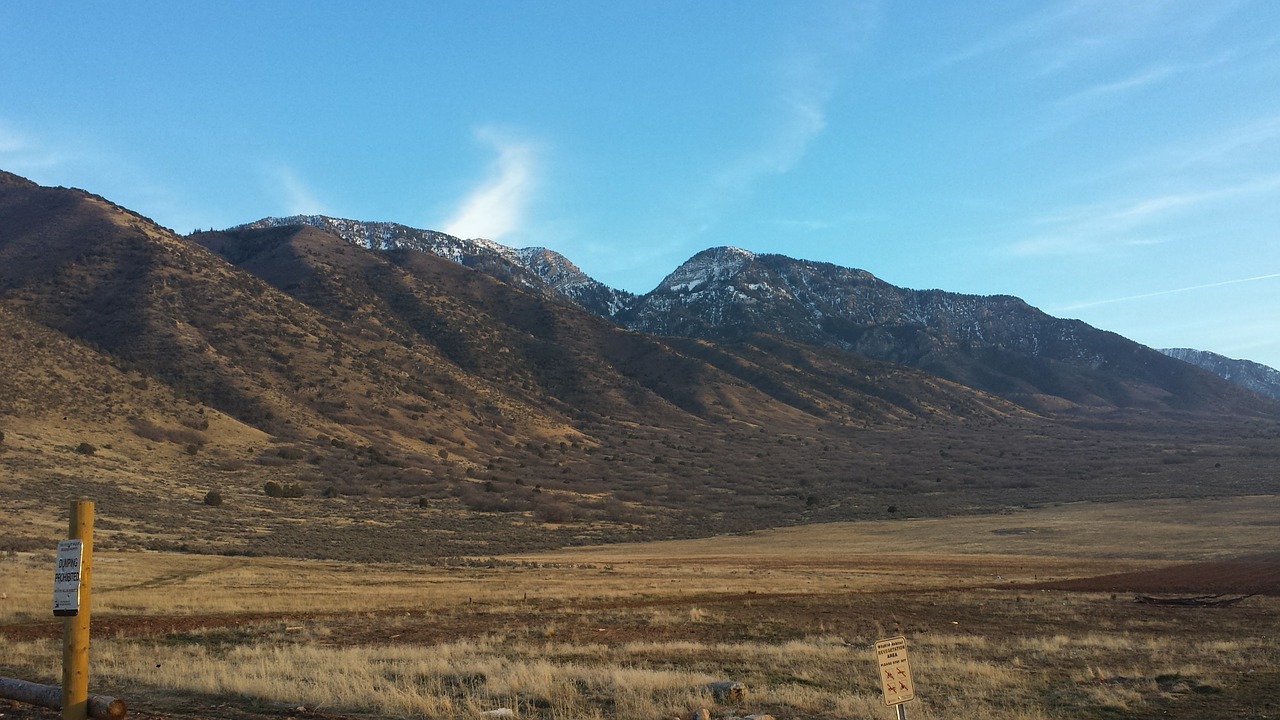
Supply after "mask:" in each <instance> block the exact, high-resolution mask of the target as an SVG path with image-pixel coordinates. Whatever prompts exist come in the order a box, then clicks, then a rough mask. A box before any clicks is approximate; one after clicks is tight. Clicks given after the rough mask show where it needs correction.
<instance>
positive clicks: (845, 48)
mask: <svg viewBox="0 0 1280 720" xmlns="http://www.w3.org/2000/svg"><path fill="white" fill-rule="evenodd" d="M0 168H3V169H5V170H9V171H11V172H16V173H18V174H20V175H24V176H26V177H29V178H31V179H33V180H36V181H37V182H40V183H42V184H48V185H68V186H76V187H83V188H86V189H89V190H91V191H93V192H96V193H99V194H101V195H104V196H106V197H108V198H110V199H112V200H114V201H116V202H119V203H121V204H123V205H126V206H128V207H130V208H132V209H135V210H137V211H138V212H141V213H143V214H145V215H148V216H150V217H152V218H154V219H155V220H157V221H158V222H160V223H161V224H163V225H166V226H168V227H172V228H173V229H175V230H178V231H179V232H189V231H190V230H192V229H195V228H210V227H215V228H221V227H227V226H230V225H234V224H238V223H242V222H248V221H251V220H255V219H257V218H260V217H263V216H267V215H286V214H295V213H325V214H331V215H337V216H341V217H350V218H358V219H364V220H391V221H396V222H401V223H405V224H407V225H412V226H416V227H427V228H433V229H437V230H444V231H447V232H451V233H453V234H458V235H462V236H465V237H487V238H490V239H493V240H497V241H498V242H502V243H504V244H507V245H511V246H515V247H523V246H529V245H542V246H546V247H550V248H552V249H555V250H557V251H559V252H562V253H564V254H565V255H566V256H568V257H569V258H570V259H571V260H573V261H574V262H575V263H577V264H578V265H579V266H580V267H582V268H583V270H585V271H586V272H587V273H589V274H590V275H592V276H594V277H596V278H597V279H599V280H601V281H603V282H605V283H607V284H609V285H612V286H614V287H620V288H625V289H627V290H631V291H634V292H645V291H647V290H650V289H652V288H653V287H654V286H655V285H656V284H657V283H658V282H659V281H660V280H661V279H662V277H663V276H665V275H666V274H667V273H668V272H670V271H672V270H673V269H675V268H676V267H677V266H678V265H679V264H680V263H681V262H683V261H684V260H686V259H688V258H689V257H690V256H691V255H693V254H694V253H696V252H698V251H699V250H702V249H704V248H707V247H712V246H716V245H736V246H739V247H743V248H746V249H749V250H752V251H756V252H779V253H783V254H786V255H791V256H793V257H799V258H805V259H810V260H822V261H828V262H832V263H836V264H839V265H844V266H849V267H857V268H862V269H865V270H868V271H870V272H872V273H874V274H876V275H878V276H879V277H881V278H884V279H885V280H887V281H889V282H892V283H894V284H896V285H901V286H905V287H911V288H942V289H945V290H951V291H956V292H967V293H978V294H1009V295H1016V296H1018V297H1021V298H1023V299H1025V300H1027V301H1028V302H1029V303H1031V304H1032V305H1035V306H1037V307H1039V308H1041V309H1043V310H1045V311H1046V312H1049V313H1051V314H1054V315H1057V316H1060V317H1075V318H1080V319H1082V320H1085V321H1086V322H1088V323H1090V324H1092V325H1095V326H1097V327H1100V328H1103V329H1107V330H1113V331H1116V332H1119V333H1121V334H1123V335H1125V336H1127V337H1130V338H1133V339H1135V340H1138V341H1139V342H1143V343H1146V344H1148V345H1152V346H1155V347H1164V346H1189V347H1196V348H1199V349H1205V350H1212V351H1215V352H1219V353H1223V354H1225V355H1229V356H1232V357H1243V358H1248V359H1252V360H1255V361H1258V362H1263V363H1266V364H1268V365H1271V366H1273V367H1280V237H1278V229H1280V3H1278V2H1272V1H1271V0H1255V1H1254V2H1247V1H1243V0H1241V1H1233V0H1212V1H1207V0H1123V1H1120V0H1051V1H1048V2H1025V0H1018V1H1016V2H996V1H992V2H959V3H958V2H953V1H939V2H927V1H926V2H910V3H907V2H888V1H887V0H886V1H885V2H873V1H870V0H867V1H862V0H857V1H851V2H826V1H818V0H813V1H811V0H793V1H788V2H775V1H773V0H769V1H767V2H766V1H764V0H733V1H732V2H720V1H717V0H698V1H696V2H694V1H691V0H684V1H681V2H664V1H662V0H645V2H638V3H610V2H599V1H597V0H590V1H588V0H584V1H581V2H561V1H557V0H546V1H544V2H515V1H514V0H512V1H499V0H493V1H490V2H476V3H471V2H460V1H459V2H452V1H450V2H443V1H442V2H432V3H427V2H418V3H414V2H371V1H365V2H359V3H351V2H301V1H298V2H269V1H268V2H255V3H227V2H221V1H219V2H204V1H198V0H184V1H183V2H167V1H166V2H142V1H137V2H111V1H108V0H98V1H95V2H60V3H10V4H7V5H6V6H5V8H4V9H3V10H2V11H0Z"/></svg>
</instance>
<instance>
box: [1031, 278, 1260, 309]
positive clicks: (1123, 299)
mask: <svg viewBox="0 0 1280 720" xmlns="http://www.w3.org/2000/svg"><path fill="white" fill-rule="evenodd" d="M1276 278H1280V273H1270V274H1268V275H1255V276H1253V277H1246V278H1236V279H1234V280H1222V281H1220V282H1212V283H1204V284H1201V285H1189V286H1187V287H1180V288H1173V289H1171V290H1160V291H1157V292H1150V293H1143V294H1141V295H1126V296H1124V297H1116V298H1108V299H1106V300H1091V301H1089V302H1082V303H1075V304H1072V305H1064V306H1062V307H1057V308H1053V309H1052V312H1053V313H1055V314H1060V313H1064V312H1071V311H1074V310H1083V309H1085V308H1091V307H1098V306H1099V305H1111V304H1114V303H1123V302H1132V301H1134V300H1146V299H1148V298H1153V297H1161V296H1164V295H1176V294H1179V293H1186V292H1194V291H1196V290H1208V289H1210V288H1217V287H1224V286H1227V285H1240V284H1242V283H1251V282H1258V281H1260V280H1274V279H1276Z"/></svg>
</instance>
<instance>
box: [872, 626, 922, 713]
mask: <svg viewBox="0 0 1280 720" xmlns="http://www.w3.org/2000/svg"><path fill="white" fill-rule="evenodd" d="M876 665H877V666H878V667H879V670H880V687H881V689H882V690H884V704H885V705H901V704H902V703H904V702H907V701H910V700H914V699H915V697H916V686H915V683H913V682H912V681H911V666H910V665H908V664H907V639H906V638H905V637H894V638H889V639H888V640H880V641H879V642H877V643H876Z"/></svg>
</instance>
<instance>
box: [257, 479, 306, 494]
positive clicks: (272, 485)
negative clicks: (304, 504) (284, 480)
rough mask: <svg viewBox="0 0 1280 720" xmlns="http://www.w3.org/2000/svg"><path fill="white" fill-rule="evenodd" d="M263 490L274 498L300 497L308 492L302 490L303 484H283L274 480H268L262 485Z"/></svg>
mask: <svg viewBox="0 0 1280 720" xmlns="http://www.w3.org/2000/svg"><path fill="white" fill-rule="evenodd" d="M262 492H263V493H265V494H266V496H267V497H273V498H300V497H302V496H303V495H305V494H306V493H304V492H303V491H302V486H300V485H298V484H296V483H289V484H288V485H281V484H280V483H278V482H276V481H274V480H268V481H267V483H266V484H265V485H263V486H262Z"/></svg>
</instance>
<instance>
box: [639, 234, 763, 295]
mask: <svg viewBox="0 0 1280 720" xmlns="http://www.w3.org/2000/svg"><path fill="white" fill-rule="evenodd" d="M755 259H756V254H755V253H753V252H751V251H749V250H743V249H742V248H738V247H732V246H729V245H722V246H720V247H713V248H707V249H706V250H703V251H702V252H700V253H698V254H697V255H694V256H693V257H691V258H689V259H688V260H686V261H685V263H684V264H683V265H681V266H680V267H678V268H676V270H675V272H673V273H671V274H670V275H668V276H667V277H666V278H665V279H663V281H662V282H661V283H660V284H659V285H658V288H657V290H655V291H654V292H669V293H688V292H697V291H698V290H700V289H702V288H704V287H706V286H708V285H710V284H713V283H723V282H725V281H726V280H728V279H729V278H731V277H733V276H734V275H737V274H738V273H740V272H741V271H742V269H743V268H744V267H746V266H747V265H748V264H750V263H751V262H752V261H754V260H755Z"/></svg>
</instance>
